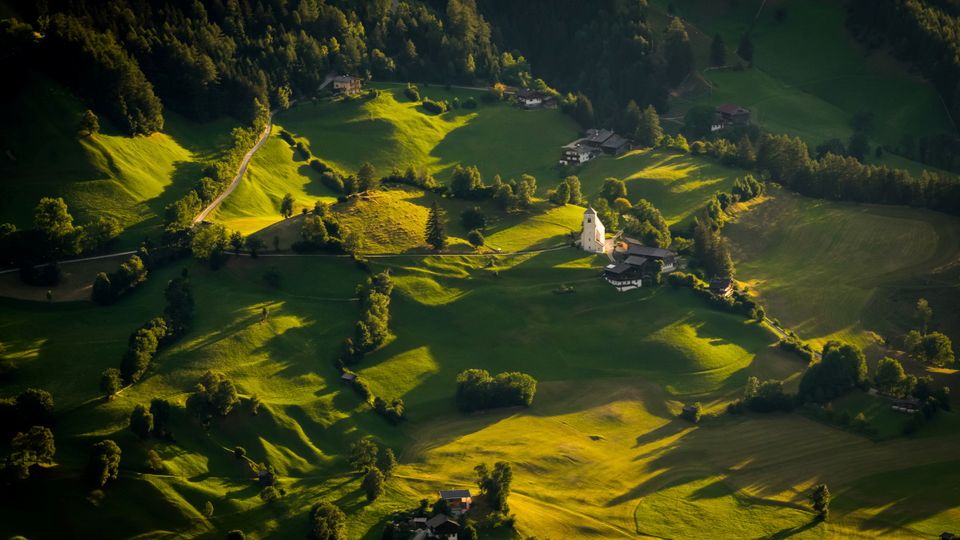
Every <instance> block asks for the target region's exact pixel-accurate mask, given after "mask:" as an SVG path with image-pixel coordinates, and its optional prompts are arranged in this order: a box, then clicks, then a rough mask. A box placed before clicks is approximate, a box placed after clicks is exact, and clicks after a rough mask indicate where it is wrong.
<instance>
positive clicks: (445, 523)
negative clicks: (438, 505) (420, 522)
mask: <svg viewBox="0 0 960 540" xmlns="http://www.w3.org/2000/svg"><path fill="white" fill-rule="evenodd" d="M459 531H460V524H459V523H457V522H456V521H454V520H452V519H450V517H449V516H447V515H446V514H437V515H435V516H433V517H432V518H430V519H428V520H427V536H428V537H430V538H443V539H445V540H457V533H458V532H459Z"/></svg>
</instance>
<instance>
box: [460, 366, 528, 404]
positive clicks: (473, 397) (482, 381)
mask: <svg viewBox="0 0 960 540" xmlns="http://www.w3.org/2000/svg"><path fill="white" fill-rule="evenodd" d="M536 393H537V381H536V379H534V378H533V377H531V376H530V375H527V374H526V373H520V372H519V371H511V372H505V373H498V374H497V375H496V376H495V377H494V376H491V375H490V373H489V372H488V371H487V370H485V369H466V370H463V371H461V372H460V373H459V374H458V375H457V394H456V399H457V405H459V407H460V409H461V410H463V411H477V410H483V409H491V408H495V407H509V406H512V405H522V406H524V407H529V406H530V405H531V404H533V397H534V395H536Z"/></svg>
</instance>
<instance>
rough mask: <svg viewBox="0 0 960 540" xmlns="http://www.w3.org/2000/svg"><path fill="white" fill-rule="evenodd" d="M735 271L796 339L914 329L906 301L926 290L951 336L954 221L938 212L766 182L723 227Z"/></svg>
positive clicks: (959, 242)
mask: <svg viewBox="0 0 960 540" xmlns="http://www.w3.org/2000/svg"><path fill="white" fill-rule="evenodd" d="M726 234H727V235H728V236H729V238H730V240H731V242H732V245H733V247H734V253H735V255H736V260H737V268H738V274H737V277H738V279H741V280H743V281H745V282H747V283H749V284H750V285H751V287H752V288H753V289H754V290H755V291H756V292H757V293H758V294H759V296H760V298H761V299H762V300H763V301H764V302H765V303H766V304H767V305H768V307H769V311H770V312H772V313H773V315H774V316H776V317H779V318H780V319H781V320H782V321H783V322H784V323H785V324H786V325H787V326H789V327H791V328H793V329H794V330H796V331H797V332H799V333H800V335H802V336H803V337H804V338H807V339H813V340H815V341H819V342H822V341H825V340H827V339H830V338H840V339H848V340H853V341H857V342H860V343H861V344H863V345H867V344H870V343H872V342H873V341H874V339H873V338H872V337H871V335H873V334H875V333H879V334H881V335H883V336H885V337H886V338H887V339H893V338H896V339H899V336H900V335H902V334H903V333H905V332H906V331H907V330H908V329H910V328H912V327H913V326H914V325H915V324H916V321H914V320H913V319H912V313H913V311H912V309H913V308H912V306H913V305H914V304H915V303H916V301H917V298H920V297H927V298H929V299H930V301H931V302H933V303H934V305H935V306H937V307H938V308H940V309H939V311H940V313H941V317H942V318H941V319H940V320H941V324H942V327H943V330H945V331H947V332H948V333H949V334H951V335H954V336H956V335H958V327H957V325H956V320H955V318H954V316H953V313H952V309H951V308H950V306H951V305H953V304H952V303H953V302H954V301H955V300H956V298H957V294H958V293H960V291H958V289H957V287H956V281H955V280H954V278H953V277H952V276H953V275H954V274H955V273H956V272H957V254H958V252H960V223H958V222H957V220H956V218H953V217H948V216H945V215H943V214H939V213H936V212H929V211H924V210H916V209H908V208H902V207H893V206H879V205H856V204H846V203H836V202H828V201H819V200H813V199H807V198H804V197H800V196H797V195H793V194H791V193H789V192H786V191H783V190H774V191H773V192H772V196H771V198H770V199H769V200H767V201H765V202H764V203H762V204H760V205H758V206H756V207H755V208H754V209H753V210H752V211H751V212H748V213H745V214H743V216H742V217H741V218H740V219H739V221H738V222H736V223H732V224H730V225H729V226H728V227H727V228H726Z"/></svg>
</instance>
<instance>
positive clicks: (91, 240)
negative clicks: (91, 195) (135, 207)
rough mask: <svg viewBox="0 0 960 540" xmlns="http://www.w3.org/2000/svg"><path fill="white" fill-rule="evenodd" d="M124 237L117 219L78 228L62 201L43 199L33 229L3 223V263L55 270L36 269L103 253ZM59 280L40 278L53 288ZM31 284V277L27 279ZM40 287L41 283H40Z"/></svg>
mask: <svg viewBox="0 0 960 540" xmlns="http://www.w3.org/2000/svg"><path fill="white" fill-rule="evenodd" d="M119 234H120V224H119V222H117V220H115V219H113V218H111V217H108V216H101V217H99V218H97V219H96V220H94V221H91V222H89V223H86V224H84V225H75V224H74V220H73V216H72V215H71V214H70V210H69V208H68V207H67V203H65V202H64V200H63V199H62V198H59V197H57V198H51V197H43V198H41V199H40V201H39V202H38V203H37V206H36V207H35V208H34V211H33V228H32V229H23V230H18V229H17V228H16V227H15V226H14V225H12V224H10V223H4V224H0V264H4V265H16V266H19V267H21V269H22V271H21V274H23V270H24V269H27V270H30V271H31V272H37V271H44V270H45V269H51V266H53V265H45V266H41V267H40V268H37V269H35V268H34V265H35V264H36V263H37V262H44V261H50V260H53V259H56V258H60V257H73V256H78V255H89V254H92V253H96V252H99V251H102V250H103V249H104V248H106V247H107V246H109V245H110V244H111V243H112V242H113V241H114V240H115V239H116V237H117V236H118V235H119ZM52 270H55V271H57V274H56V278H54V279H50V278H49V276H48V277H46V278H44V277H43V276H39V277H40V278H43V279H41V281H43V283H42V284H45V285H53V284H55V283H56V282H57V281H59V270H58V268H56V267H53V268H52ZM25 281H26V282H27V283H30V279H29V276H27V279H26V280H25ZM38 284H40V283H38Z"/></svg>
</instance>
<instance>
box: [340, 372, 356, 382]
mask: <svg viewBox="0 0 960 540" xmlns="http://www.w3.org/2000/svg"><path fill="white" fill-rule="evenodd" d="M340 380H341V381H343V382H348V383H351V382H353V381H355V380H357V374H356V373H350V372H349V371H344V372H343V375H340Z"/></svg>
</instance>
